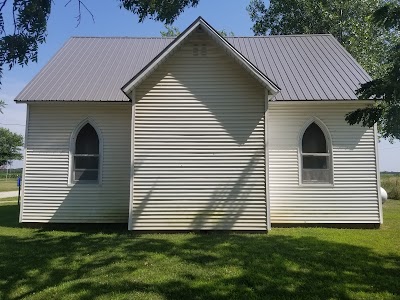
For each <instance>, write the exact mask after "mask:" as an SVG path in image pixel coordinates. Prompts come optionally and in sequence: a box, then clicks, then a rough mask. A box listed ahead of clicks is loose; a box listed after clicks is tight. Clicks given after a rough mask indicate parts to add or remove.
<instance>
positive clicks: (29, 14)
mask: <svg viewBox="0 0 400 300" xmlns="http://www.w3.org/2000/svg"><path fill="white" fill-rule="evenodd" d="M9 2H10V1H7V0H3V1H1V2H0V35H1V38H0V76H1V75H2V71H3V66H4V65H8V67H9V68H12V67H13V66H14V65H15V64H19V65H26V64H27V63H28V62H29V61H37V51H38V46H39V44H41V43H43V42H44V41H45V39H46V29H47V20H48V18H49V15H50V8H51V0H14V1H11V2H12V20H13V24H12V26H6V25H7V24H5V18H4V14H3V10H4V9H5V8H6V4H7V3H9ZM10 29H11V30H10ZM8 31H11V32H10V33H7V32H8Z"/></svg>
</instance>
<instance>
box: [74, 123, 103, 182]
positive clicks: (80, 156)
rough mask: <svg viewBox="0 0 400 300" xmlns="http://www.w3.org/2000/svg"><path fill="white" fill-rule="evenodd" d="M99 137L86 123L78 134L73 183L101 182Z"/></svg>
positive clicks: (75, 147)
mask: <svg viewBox="0 0 400 300" xmlns="http://www.w3.org/2000/svg"><path fill="white" fill-rule="evenodd" d="M99 153H100V152H99V137H98V135H97V132H96V130H95V129H94V128H93V126H92V125H90V124H89V123H86V124H85V125H84V126H83V127H82V128H81V129H80V130H79V132H78V134H77V135H76V139H75V145H74V153H73V169H72V181H73V182H88V183H93V182H94V183H96V182H98V180H99V157H100V155H99Z"/></svg>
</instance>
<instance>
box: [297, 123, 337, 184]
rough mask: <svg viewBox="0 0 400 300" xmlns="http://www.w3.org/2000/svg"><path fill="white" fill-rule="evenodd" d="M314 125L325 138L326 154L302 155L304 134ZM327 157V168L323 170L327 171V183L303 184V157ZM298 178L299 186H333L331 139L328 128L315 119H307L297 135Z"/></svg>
mask: <svg viewBox="0 0 400 300" xmlns="http://www.w3.org/2000/svg"><path fill="white" fill-rule="evenodd" d="M312 123H315V124H316V125H317V126H318V127H319V128H320V129H321V131H322V133H323V134H324V136H325V142H326V150H327V152H326V153H303V136H304V133H305V132H306V130H307V128H308V127H309V126H310V125H311V124H312ZM304 156H310V157H318V156H320V157H328V168H327V169H324V170H328V172H329V182H303V157H304ZM307 170H321V169H307ZM298 175H299V176H298V178H299V186H329V187H332V186H334V185H335V182H334V165H333V149H332V138H331V135H330V132H329V130H328V127H327V126H326V125H325V124H324V123H323V122H322V121H321V120H320V119H319V118H317V117H312V118H311V119H309V120H308V121H307V122H306V123H305V124H304V125H303V127H302V129H301V130H300V133H299V138H298Z"/></svg>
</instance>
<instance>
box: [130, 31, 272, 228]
mask: <svg viewBox="0 0 400 300" xmlns="http://www.w3.org/2000/svg"><path fill="white" fill-rule="evenodd" d="M135 97H136V115H135V149H134V151H135V161H134V166H135V171H134V197H133V207H132V229H134V230H196V229H206V230H208V229H235V230H265V229H266V209H265V205H266V203H265V202H266V201H265V156H264V119H263V116H264V89H263V87H262V86H261V85H260V84H259V83H258V82H257V81H256V80H255V79H254V78H253V77H251V76H250V75H248V73H247V71H245V70H244V69H243V67H242V66H239V64H238V63H237V62H235V61H234V60H233V59H232V58H230V57H229V56H228V54H227V53H226V52H224V51H223V50H221V48H220V47H219V46H218V45H217V44H216V43H215V42H214V41H212V40H211V39H210V38H208V37H207V36H206V35H205V34H201V33H195V34H194V35H193V36H191V37H189V38H188V40H186V41H185V42H184V44H183V45H182V46H181V47H180V49H179V50H177V51H176V52H175V53H174V54H172V56H171V57H169V58H168V60H167V61H166V62H164V63H163V64H162V65H160V66H159V67H158V68H157V69H156V70H155V71H154V73H152V74H151V76H150V77H148V78H147V79H146V80H145V81H144V82H143V83H142V84H141V85H140V86H139V87H138V88H137V89H136V95H135Z"/></svg>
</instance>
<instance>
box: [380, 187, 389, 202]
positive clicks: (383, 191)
mask: <svg viewBox="0 0 400 300" xmlns="http://www.w3.org/2000/svg"><path fill="white" fill-rule="evenodd" d="M381 198H382V203H385V201H386V200H387V198H388V196H387V192H386V191H385V189H384V188H383V187H381Z"/></svg>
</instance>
